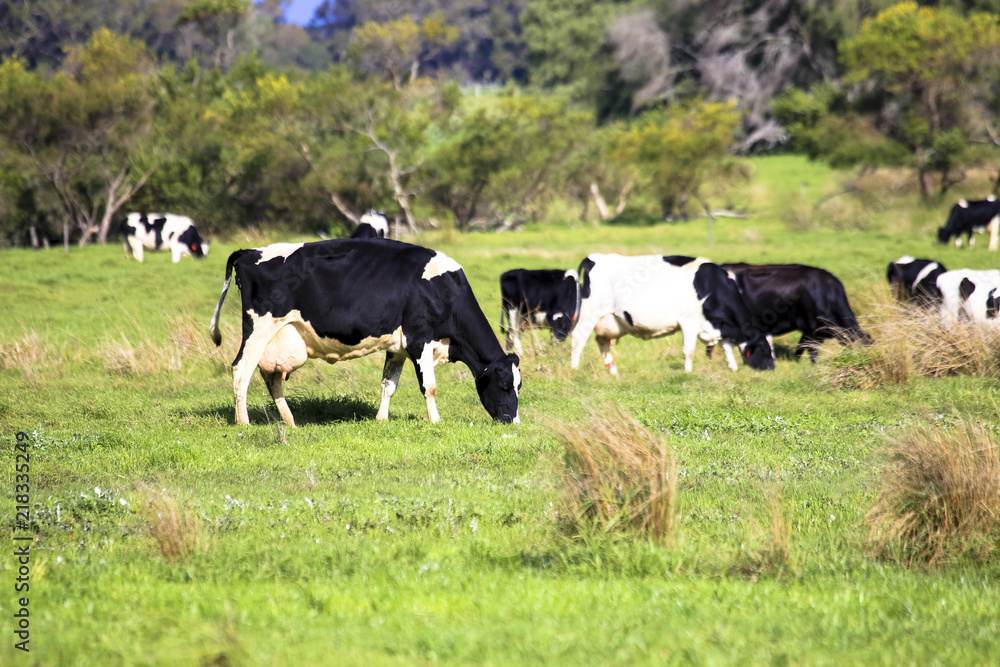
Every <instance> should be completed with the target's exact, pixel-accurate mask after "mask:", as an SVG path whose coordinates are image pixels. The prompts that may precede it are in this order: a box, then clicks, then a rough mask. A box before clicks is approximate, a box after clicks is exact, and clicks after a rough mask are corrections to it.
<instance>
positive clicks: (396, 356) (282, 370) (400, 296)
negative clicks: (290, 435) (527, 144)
mask: <svg viewBox="0 0 1000 667" xmlns="http://www.w3.org/2000/svg"><path fill="white" fill-rule="evenodd" d="M234 272H235V274H236V284H237V285H238V286H239V288H240V292H241V294H242V299H243V342H242V343H241V345H240V349H239V352H238V353H237V355H236V359H235V360H234V361H233V366H234V371H233V392H234V395H235V398H236V421H237V423H239V424H247V423H249V416H248V414H247V386H248V385H249V384H250V378H251V377H252V375H253V370H254V367H259V368H260V373H261V376H262V377H263V378H264V383H265V384H266V385H267V388H268V390H269V391H270V392H271V397H272V398H273V399H274V402H275V405H276V406H277V408H278V412H279V413H280V414H281V418H282V419H283V420H284V421H285V422H286V423H287V424H289V425H292V426H294V425H295V421H294V419H293V418H292V413H291V411H290V410H289V409H288V405H287V403H286V402H285V398H284V394H283V393H282V387H281V383H282V381H283V380H287V379H288V375H289V374H290V373H291V372H292V371H294V370H295V369H297V368H299V367H300V366H302V365H303V364H304V363H305V362H306V360H307V359H324V360H325V361H327V362H328V363H336V362H337V361H342V360H345V359H355V358H357V357H363V356H365V355H368V354H371V353H373V352H378V351H381V350H384V351H385V352H386V358H385V367H384V369H383V371H382V403H381V405H380V406H379V409H378V415H377V416H376V419H387V418H388V416H389V400H390V399H391V398H392V396H393V394H394V393H395V391H396V387H397V385H398V384H399V377H400V373H401V372H402V369H403V363H404V362H405V361H406V359H411V360H412V361H413V365H414V366H415V367H416V370H417V382H418V384H419V385H420V391H421V392H423V394H424V398H425V400H426V403H427V415H428V417H429V418H430V420H431V421H432V422H436V421H438V420H439V419H440V417H439V416H438V411H437V406H436V402H435V396H436V388H437V383H436V381H435V379H434V366H435V365H436V364H438V363H441V362H444V361H452V362H454V361H461V362H463V363H464V364H466V365H467V366H468V367H469V369H470V370H471V371H472V374H473V376H474V377H475V379H476V390H477V391H478V392H479V399H480V401H481V402H482V404H483V407H484V408H486V411H487V412H488V413H489V414H490V416H491V417H493V418H494V419H496V420H497V421H499V422H504V423H507V422H514V423H515V424H516V423H519V422H520V420H519V418H518V414H517V396H518V392H519V391H520V389H521V374H520V371H519V369H518V358H517V355H514V354H505V353H504V351H503V348H502V347H500V343H499V341H497V337H496V334H494V333H493V329H492V327H491V326H490V323H489V322H488V321H487V320H486V316H485V315H483V311H482V310H481V309H480V308H479V304H478V303H476V298H475V295H474V294H473V293H472V288H471V287H470V286H469V282H468V281H467V280H466V278H465V272H464V271H462V267H461V266H459V265H458V264H457V263H456V262H455V261H454V260H452V259H451V258H450V257H448V256H446V255H444V254H442V253H439V252H434V251H433V250H429V249H427V248H422V247H419V246H414V245H409V244H407V243H400V242H399V241H392V240H389V239H386V240H377V241H376V240H349V239H345V240H334V241H320V242H317V243H305V244H303V243H278V244H275V245H270V246H267V247H264V248H255V249H252V250H237V251H236V252H234V253H233V254H232V255H230V256H229V261H228V262H227V263H226V280H225V283H224V284H223V287H222V295H221V296H220V297H219V303H218V305H217V306H216V308H215V314H214V315H213V316H212V323H211V334H212V340H213V341H215V344H216V345H219V344H221V342H222V337H221V335H220V333H219V312H220V311H221V309H222V302H223V301H224V300H225V298H226V292H227V291H228V290H229V281H230V278H231V276H232V274H233V273H234Z"/></svg>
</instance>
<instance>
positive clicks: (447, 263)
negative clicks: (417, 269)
mask: <svg viewBox="0 0 1000 667" xmlns="http://www.w3.org/2000/svg"><path fill="white" fill-rule="evenodd" d="M461 270H462V267H461V266H459V264H458V262H456V261H455V260H453V259H452V258H451V257H449V256H448V255H446V254H444V253H443V252H436V253H434V256H433V257H431V260H430V261H429V262H427V265H426V266H424V272H423V275H421V276H420V277H421V278H423V279H424V280H430V279H431V278H436V277H438V276H440V275H441V274H443V273H448V272H449V271H461Z"/></svg>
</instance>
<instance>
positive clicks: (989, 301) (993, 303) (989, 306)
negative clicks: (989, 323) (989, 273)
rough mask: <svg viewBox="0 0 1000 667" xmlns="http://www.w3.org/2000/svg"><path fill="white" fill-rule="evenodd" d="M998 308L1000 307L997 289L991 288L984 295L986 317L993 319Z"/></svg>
mask: <svg viewBox="0 0 1000 667" xmlns="http://www.w3.org/2000/svg"><path fill="white" fill-rule="evenodd" d="M998 309H1000V296H997V290H996V288H993V289H991V290H990V293H989V294H987V295H986V319H988V320H995V319H996V317H997V310H998Z"/></svg>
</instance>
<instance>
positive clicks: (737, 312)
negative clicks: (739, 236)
mask: <svg viewBox="0 0 1000 667" xmlns="http://www.w3.org/2000/svg"><path fill="white" fill-rule="evenodd" d="M579 275H580V307H579V308H578V309H577V311H578V319H577V324H576V327H574V329H573V351H572V358H571V361H570V366H571V367H572V368H578V367H579V365H580V356H581V355H582V354H583V348H584V346H585V345H586V344H587V339H588V338H589V337H590V332H591V331H593V332H594V333H595V335H596V338H597V346H598V348H599V349H600V352H601V356H602V357H603V360H604V366H605V368H607V369H608V370H609V371H610V372H611V374H612V375H618V370H617V368H616V367H615V362H614V359H613V358H612V356H611V343H612V342H613V341H614V340H615V339H617V338H621V337H622V336H624V335H631V336H636V337H637V338H642V339H644V340H649V339H651V338H660V337H661V336H669V335H670V334H672V333H675V332H677V331H680V332H681V336H682V338H683V347H684V370H685V371H688V372H690V371H691V366H692V360H693V359H694V349H695V344H696V342H697V340H698V339H701V340H702V342H704V343H705V344H706V345H708V346H710V347H711V346H714V345H716V344H717V343H718V342H720V341H721V342H722V349H723V350H724V351H725V353H726V362H727V363H728V365H729V368H730V369H732V370H734V371H735V370H736V369H737V365H736V359H735V358H734V357H733V352H732V343H737V344H740V345H742V346H743V347H742V351H743V356H744V358H745V359H746V362H747V363H748V364H749V365H750V367H751V368H753V369H754V370H771V369H773V368H774V357H773V355H772V352H771V346H770V344H769V343H768V341H767V340H765V338H764V336H763V335H762V334H761V333H759V332H757V331H755V330H753V328H752V327H750V326H749V320H750V311H749V310H748V309H747V304H746V303H745V302H744V299H743V296H742V295H741V294H740V290H739V287H738V286H737V285H736V282H735V281H734V280H733V279H732V278H731V277H730V276H729V275H728V274H727V273H726V272H725V271H723V270H722V269H721V268H720V267H719V265H717V264H713V263H712V262H710V261H708V260H707V259H703V258H700V257H699V258H694V257H680V256H673V255H671V256H668V257H662V256H660V255H645V256H639V257H626V256H623V255H614V254H599V253H594V254H591V255H588V256H587V258H586V259H584V260H583V261H582V262H581V263H580V271H579Z"/></svg>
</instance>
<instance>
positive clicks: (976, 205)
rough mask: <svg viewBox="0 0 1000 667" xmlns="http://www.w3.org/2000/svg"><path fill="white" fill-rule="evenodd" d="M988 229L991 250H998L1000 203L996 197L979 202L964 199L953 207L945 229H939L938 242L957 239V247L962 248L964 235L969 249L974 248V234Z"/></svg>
mask: <svg viewBox="0 0 1000 667" xmlns="http://www.w3.org/2000/svg"><path fill="white" fill-rule="evenodd" d="M987 227H989V230H990V246H989V249H990V250H996V249H997V246H998V243H1000V241H998V228H1000V202H998V201H997V199H996V197H994V196H993V195H990V196H989V197H987V198H986V199H981V200H979V201H966V200H964V199H962V200H961V201H959V202H958V203H957V204H955V205H954V206H952V207H951V213H949V214H948V222H946V223H945V225H944V227H940V228H938V232H937V235H938V241H939V242H941V243H947V242H948V239H950V238H951V237H953V236H954V237H955V245H956V246H957V247H959V248H960V247H962V238H961V237H962V234H965V240H966V241H967V242H968V243H967V244H968V247H970V248H971V247H972V246H973V244H974V243H975V242H976V241H975V239H973V238H972V233H973V232H982V231H983V230H985V229H986V228H987Z"/></svg>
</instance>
